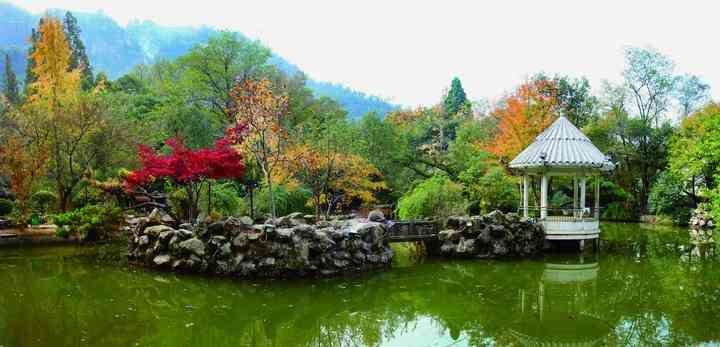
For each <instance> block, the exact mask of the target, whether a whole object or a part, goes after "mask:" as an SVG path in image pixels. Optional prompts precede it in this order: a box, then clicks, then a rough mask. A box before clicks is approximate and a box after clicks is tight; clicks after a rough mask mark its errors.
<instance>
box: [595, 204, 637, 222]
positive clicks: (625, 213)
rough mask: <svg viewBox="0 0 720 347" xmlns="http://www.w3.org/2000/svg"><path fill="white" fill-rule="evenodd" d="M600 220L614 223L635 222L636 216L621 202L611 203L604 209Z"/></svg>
mask: <svg viewBox="0 0 720 347" xmlns="http://www.w3.org/2000/svg"><path fill="white" fill-rule="evenodd" d="M602 218H603V219H606V220H614V221H637V220H638V215H637V213H636V212H635V211H634V210H633V209H632V208H628V206H626V205H625V204H624V203H622V202H611V203H610V204H608V205H607V207H605V210H604V211H603V213H602Z"/></svg>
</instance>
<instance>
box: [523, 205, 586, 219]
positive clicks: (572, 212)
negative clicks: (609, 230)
mask: <svg viewBox="0 0 720 347" xmlns="http://www.w3.org/2000/svg"><path fill="white" fill-rule="evenodd" d="M545 210H546V211H547V214H546V217H545V220H546V221H551V222H580V221H596V220H598V218H597V217H596V216H599V215H600V213H599V212H600V210H599V209H597V210H596V209H595V208H594V207H586V208H564V207H548V208H546V209H545ZM596 211H597V212H598V213H596ZM518 214H519V215H521V216H522V215H523V208H522V207H521V208H519V209H518ZM540 215H541V209H540V207H538V206H532V207H528V218H531V219H534V220H540Z"/></svg>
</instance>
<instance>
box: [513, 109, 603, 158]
mask: <svg viewBox="0 0 720 347" xmlns="http://www.w3.org/2000/svg"><path fill="white" fill-rule="evenodd" d="M510 168H512V169H532V168H567V169H573V168H576V169H593V170H600V171H611V170H613V169H614V168H615V164H613V163H612V162H611V161H610V160H609V159H608V158H607V157H606V156H605V155H604V154H603V153H602V152H600V150H599V149H597V147H595V145H593V143H592V142H591V141H590V139H588V137H587V136H585V134H583V133H582V132H581V131H580V129H578V128H577V127H575V126H574V125H573V124H572V123H570V121H569V120H567V118H565V117H563V116H560V117H558V119H557V120H555V122H553V123H552V124H551V125H550V126H549V127H548V128H547V129H545V130H544V131H543V132H542V133H540V135H538V136H537V137H536V138H535V142H533V143H532V144H530V146H528V147H527V148H525V149H524V150H523V151H522V152H520V154H518V156H517V157H515V159H513V160H512V161H511V162H510Z"/></svg>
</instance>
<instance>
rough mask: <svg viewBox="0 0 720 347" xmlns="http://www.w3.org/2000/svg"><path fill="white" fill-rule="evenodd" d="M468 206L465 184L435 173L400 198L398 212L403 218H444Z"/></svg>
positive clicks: (461, 211)
mask: <svg viewBox="0 0 720 347" xmlns="http://www.w3.org/2000/svg"><path fill="white" fill-rule="evenodd" d="M466 206H467V201H466V200H465V198H464V197H463V186H462V185H460V184H458V183H455V182H453V181H451V180H450V179H449V178H448V177H447V176H444V175H435V176H433V177H431V178H428V179H426V180H424V181H422V182H421V183H420V184H418V185H417V186H416V187H415V188H414V189H413V190H412V191H410V192H409V193H407V194H405V195H404V196H403V197H402V198H400V201H399V202H398V207H397V213H398V216H399V217H400V218H401V219H422V218H433V219H439V220H444V219H445V218H447V217H449V216H451V215H454V214H463V213H465V207H466Z"/></svg>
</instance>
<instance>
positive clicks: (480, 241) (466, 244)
mask: <svg viewBox="0 0 720 347" xmlns="http://www.w3.org/2000/svg"><path fill="white" fill-rule="evenodd" d="M438 241H439V243H438V245H437V246H438V247H435V249H434V252H435V253H440V254H442V255H445V256H453V257H472V258H497V257H506V256H512V257H530V256H535V255H538V254H540V253H541V252H542V249H543V243H544V242H545V233H544V231H543V228H542V226H541V225H539V224H536V223H532V222H529V221H526V220H523V219H521V218H520V217H519V216H518V215H517V214H515V213H508V214H503V213H501V212H499V211H495V212H491V213H489V214H486V215H484V216H473V217H450V218H449V219H448V221H447V223H446V229H445V230H443V231H440V232H439V233H438Z"/></svg>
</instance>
